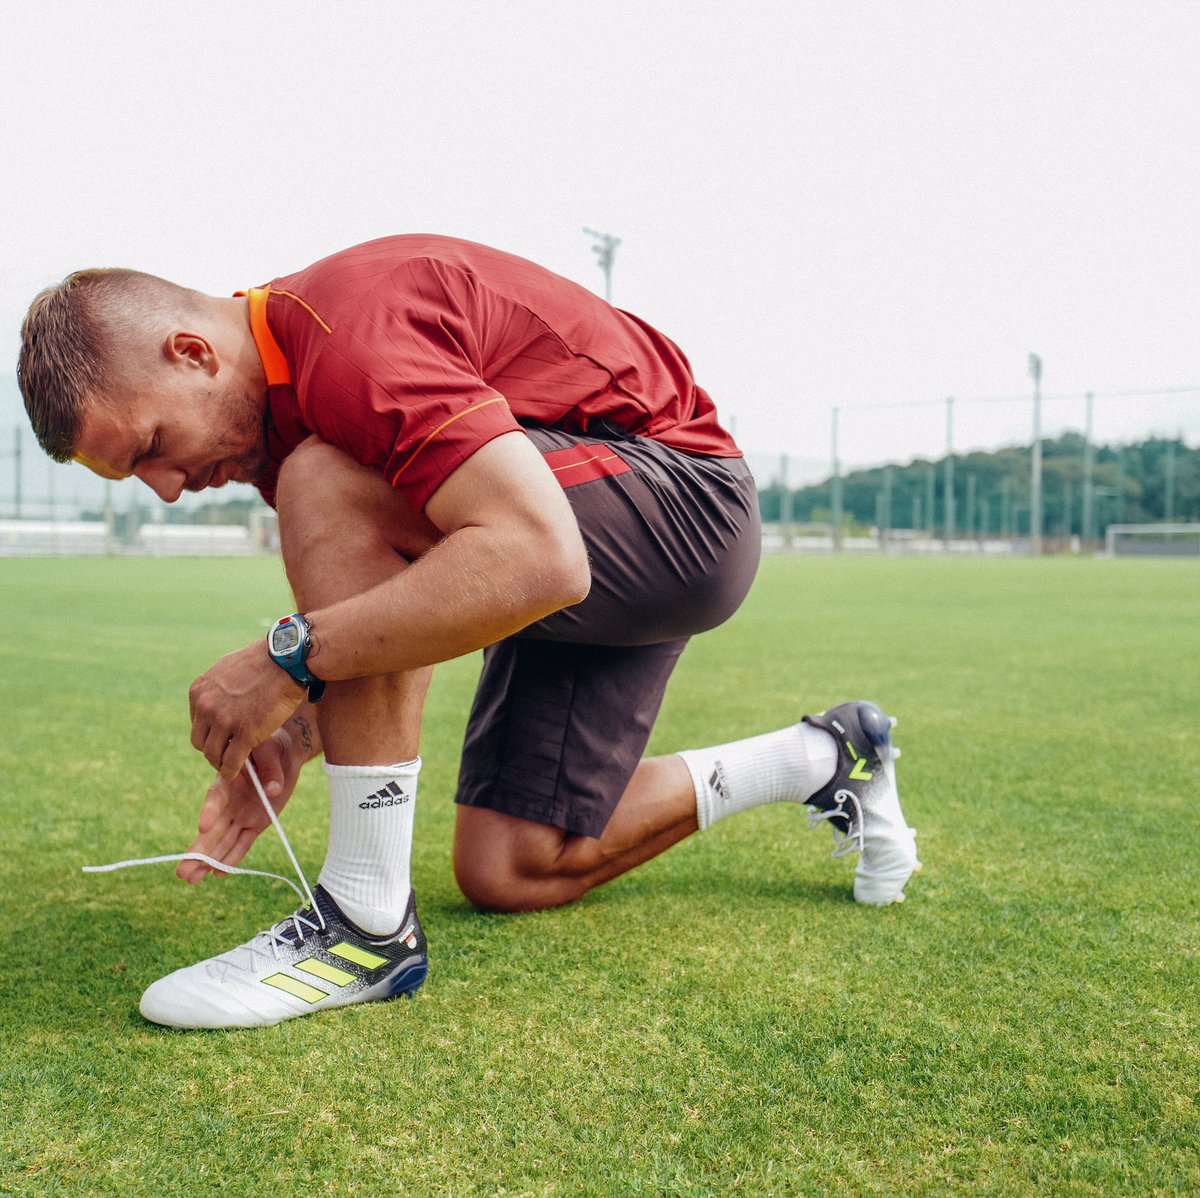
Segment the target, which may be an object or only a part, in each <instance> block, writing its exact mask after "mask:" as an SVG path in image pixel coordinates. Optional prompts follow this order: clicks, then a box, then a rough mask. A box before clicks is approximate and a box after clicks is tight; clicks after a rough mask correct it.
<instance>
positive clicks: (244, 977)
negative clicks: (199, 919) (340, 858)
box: [141, 886, 429, 1028]
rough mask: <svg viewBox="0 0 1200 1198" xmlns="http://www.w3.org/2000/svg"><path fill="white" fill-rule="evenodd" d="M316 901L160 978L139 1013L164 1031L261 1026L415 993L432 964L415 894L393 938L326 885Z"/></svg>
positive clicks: (318, 889) (317, 892) (315, 894)
mask: <svg viewBox="0 0 1200 1198" xmlns="http://www.w3.org/2000/svg"><path fill="white" fill-rule="evenodd" d="M313 897H314V899H315V904H313V905H308V906H305V907H303V908H301V909H300V910H299V911H297V912H296V913H295V914H294V915H290V916H288V918H287V919H285V920H283V921H282V922H280V923H277V924H276V925H275V926H274V927H273V928H268V929H267V930H266V931H265V932H259V934H258V935H257V936H255V937H254V938H253V939H252V940H248V941H247V942H246V943H245V944H242V945H239V946H238V947H237V948H234V949H230V951H229V952H226V953H221V954H220V956H216V957H209V958H208V959H207V960H206V961H199V962H197V963H196V964H195V965H189V966H187V967H186V968H184V969H177V970H176V971H175V972H174V973H171V974H168V975H167V976H166V977H165V978H160V979H159V980H158V981H157V982H155V983H154V984H153V985H151V986H150V987H149V988H148V989H147V990H146V992H145V994H143V995H142V1001H141V1012H142V1014H143V1015H144V1016H145V1017H146V1018H147V1019H149V1020H150V1021H151V1022H152V1023H161V1024H164V1025H166V1026H167V1027H177V1028H231V1027H263V1026H266V1025H268V1024H272V1023H280V1022H281V1021H282V1020H284V1019H292V1018H294V1017H296V1016H297V1015H308V1014H309V1013H311V1012H312V1011H320V1010H324V1009H325V1008H326V1007H342V1006H346V1005H348V1004H350V1003H361V1002H379V1001H382V1000H384V999H389V998H396V997H398V996H399V995H402V994H407V995H411V994H413V993H414V991H416V989H417V988H418V987H419V986H420V985H421V983H422V982H423V981H424V980H425V975H426V974H427V973H428V971H429V966H428V962H427V958H426V944H425V933H424V932H423V931H422V930H421V924H420V921H419V920H418V919H417V910H416V896H415V895H414V896H413V897H411V898H410V899H409V902H408V911H407V912H406V913H405V916H404V919H403V920H402V921H401V923H400V927H399V929H398V930H397V931H396V932H395V933H394V934H393V935H390V936H372V935H369V934H368V933H366V932H363V931H362V930H361V929H359V928H357V927H356V926H355V925H354V924H352V923H351V922H350V921H349V920H348V919H346V917H345V916H344V915H343V914H342V912H341V910H340V909H339V908H338V906H337V904H336V903H335V902H334V901H333V899H332V898H330V896H329V895H328V893H326V891H325V890H324V888H323V887H321V886H317V887H316V888H315V889H314V890H313Z"/></svg>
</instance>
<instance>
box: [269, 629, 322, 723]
mask: <svg viewBox="0 0 1200 1198" xmlns="http://www.w3.org/2000/svg"><path fill="white" fill-rule="evenodd" d="M311 650H312V634H311V630H310V628H309V623H308V621H307V620H306V619H305V618H304V617H303V616H302V615H301V614H300V613H299V612H293V613H292V614H291V615H290V616H281V617H280V618H279V619H278V620H276V621H275V623H274V624H272V625H271V631H270V632H268V633H267V653H268V654H269V655H270V658H271V660H272V661H273V662H274V663H275V664H276V665H277V666H279V668H280V669H281V670H284V671H286V673H288V674H290V675H291V677H293V678H294V679H295V680H296V681H297V682H298V683H300V685H301V686H306V687H308V699H309V702H310V703H316V702H319V701H320V698H321V696H322V695H323V694H324V693H325V683H324V681H323V680H322V679H320V678H318V677H317V676H316V675H315V674H314V673H313V672H312V671H311V670H310V669H309V668H308V665H307V662H308V655H309V653H310V652H311Z"/></svg>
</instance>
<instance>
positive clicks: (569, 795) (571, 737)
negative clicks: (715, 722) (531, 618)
mask: <svg viewBox="0 0 1200 1198" xmlns="http://www.w3.org/2000/svg"><path fill="white" fill-rule="evenodd" d="M529 435H530V439H531V440H533V442H534V443H535V444H536V445H537V446H538V448H539V449H541V451H542V453H543V455H544V456H545V458H546V461H547V464H548V465H549V466H550V468H551V469H552V470H555V471H556V472H560V478H561V479H562V481H563V482H564V484H565V485H564V490H565V493H566V495H567V498H568V499H569V500H570V502H571V505H572V508H573V509H574V511H575V515H576V519H577V520H578V522H579V527H580V530H581V532H582V534H583V538H584V541H585V543H586V545H587V548H588V555H589V559H590V563H591V570H592V588H591V591H590V592H589V594H588V597H587V598H586V599H585V600H584V601H583V602H582V603H580V604H578V605H576V606H575V607H571V608H567V609H565V610H563V611H561V612H556V613H555V614H554V615H552V616H549V617H547V618H546V619H544V620H540V621H538V623H536V624H534V625H532V626H531V627H529V628H527V629H525V630H524V631H522V632H521V633H519V634H517V635H516V636H514V637H510V638H508V639H507V640H505V641H502V642H500V643H499V644H497V645H493V646H491V647H490V648H489V649H487V650H486V651H485V654H484V667H483V672H482V674H481V675H480V679H479V686H478V688H477V691H476V696H475V705H474V707H473V709H472V712H471V717H470V721H469V724H468V729H467V736H466V741H465V744H464V747H463V758H462V766H461V770H460V775H459V788H458V795H457V801H458V802H459V803H460V804H463V805H465V806H470V807H484V808H489V809H491V810H494V811H500V812H503V813H505V814H507V815H513V816H517V817H518V818H520V819H525V820H533V821H534V822H537V823H542V824H549V825H552V826H554V827H557V828H562V829H564V830H566V831H568V832H571V833H575V834H580V835H585V836H594V837H598V836H600V835H601V834H602V833H603V831H604V828H605V826H606V825H607V823H608V820H609V818H610V817H611V815H612V812H613V811H614V810H615V808H616V805H617V803H618V802H619V800H620V798H621V795H622V794H623V793H624V791H625V788H626V786H627V785H628V783H629V779H630V778H631V777H632V776H633V771H634V770H635V769H636V768H637V764H638V762H639V761H640V760H641V758H642V754H643V753H644V752H645V748H646V742H647V740H648V739H649V736H650V732H651V729H652V728H653V726H654V721H655V718H656V717H657V715H658V710H659V707H660V705H661V703H662V697H663V693H664V691H665V690H666V686H667V682H668V680H669V678H670V676H671V672H672V670H673V669H674V667H675V663H676V662H677V661H678V659H679V655H680V654H681V653H682V652H683V649H684V646H685V645H686V643H687V638H688V637H689V636H691V635H693V634H694V633H698V632H702V631H704V630H706V629H708V628H712V627H714V626H715V625H717V624H719V623H721V622H722V621H723V620H725V619H726V618H727V617H728V616H729V615H730V614H732V612H733V611H734V610H735V609H736V608H737V606H738V605H739V604H740V603H741V601H742V599H743V598H744V597H745V594H746V592H747V590H749V587H750V583H751V582H752V581H753V578H754V571H755V569H756V567H757V564H758V558H759V549H760V542H761V534H760V531H759V524H758V503H757V496H756V494H755V491H754V484H753V481H752V480H751V479H750V475H749V471H748V470H747V469H746V468H745V465H744V463H743V462H741V461H740V459H735V460H729V459H724V460H722V459H695V458H689V457H688V456H687V455H684V454H680V453H678V452H677V451H675V450H670V449H667V448H666V447H664V446H659V445H656V444H655V443H653V442H645V441H644V440H643V439H637V440H634V441H624V440H623V441H615V442H610V441H599V440H596V439H590V438H581V437H575V436H571V435H570V434H566V433H560V432H558V431H556V430H545V429H535V430H531V431H530V433H529ZM580 477H582V478H584V479H585V480H586V481H576V479H577V478H580Z"/></svg>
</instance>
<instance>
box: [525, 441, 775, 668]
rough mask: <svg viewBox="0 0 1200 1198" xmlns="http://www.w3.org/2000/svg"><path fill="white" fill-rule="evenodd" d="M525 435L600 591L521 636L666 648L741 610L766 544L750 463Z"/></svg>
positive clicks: (647, 444) (649, 445)
mask: <svg viewBox="0 0 1200 1198" xmlns="http://www.w3.org/2000/svg"><path fill="white" fill-rule="evenodd" d="M527 432H528V436H529V438H530V440H531V441H533V443H534V444H535V445H536V446H537V447H538V448H539V449H540V450H541V452H542V455H543V457H544V459H545V461H546V463H547V465H549V466H550V468H551V469H552V470H554V471H555V473H556V475H557V477H558V478H559V480H560V481H561V482H562V484H563V489H564V494H565V495H566V497H567V499H568V501H569V502H570V504H571V507H572V509H573V511H574V513H575V518H576V520H577V522H578V524H579V529H580V532H581V533H582V535H583V539H584V543H585V544H586V546H587V551H588V560H589V563H590V566H591V576H592V584H591V591H590V592H589V594H588V597H587V598H586V599H585V600H584V601H583V602H582V603H580V604H577V605H575V606H574V607H569V608H564V609H563V610H562V611H558V612H555V613H554V614H553V615H550V616H547V617H546V618H545V619H544V620H539V621H538V622H537V623H536V624H532V625H531V626H530V627H529V628H527V629H525V630H524V631H523V632H522V633H520V634H519V635H521V636H523V637H537V638H539V639H547V640H562V641H574V642H585V643H588V644H595V645H649V644H659V643H662V642H664V641H671V640H676V639H679V638H681V637H688V636H693V635H695V634H696V633H698V632H704V631H706V630H707V629H709V628H714V627H716V626H717V625H718V624H720V623H722V622H723V621H725V620H726V619H728V618H729V616H730V615H732V614H733V612H734V611H736V610H737V608H738V606H739V605H740V604H741V602H742V600H743V599H744V598H745V596H746V593H747V592H748V591H749V589H750V584H751V583H752V582H753V581H754V574H755V571H756V570H757V568H758V560H759V555H760V551H761V542H762V534H761V530H760V527H759V518H758V497H757V494H756V492H755V488H754V481H753V478H752V477H751V475H750V471H749V468H748V467H747V466H746V464H745V462H744V461H743V460H742V459H741V458H706V457H698V456H694V455H690V454H684V453H681V452H679V451H678V450H675V449H672V448H670V447H669V446H665V445H661V444H659V443H658V442H655V441H650V440H649V439H647V438H644V437H633V438H627V439H623V440H600V439H596V438H588V437H579V436H575V435H573V434H570V433H564V432H560V431H559V430H556V429H530V430H527ZM601 472H604V473H601Z"/></svg>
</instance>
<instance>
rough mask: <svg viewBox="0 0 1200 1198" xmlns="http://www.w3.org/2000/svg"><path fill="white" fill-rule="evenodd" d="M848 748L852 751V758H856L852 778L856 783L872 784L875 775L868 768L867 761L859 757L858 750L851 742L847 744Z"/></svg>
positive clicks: (851, 772) (851, 773)
mask: <svg viewBox="0 0 1200 1198" xmlns="http://www.w3.org/2000/svg"><path fill="white" fill-rule="evenodd" d="M846 748H847V749H849V750H850V756H851V757H853V758H854V768H853V769H852V770H851V771H850V777H851V778H853V779H854V780H855V781H856V782H870V780H871V779H872V778H874V777H875V775H874V774H873V773H872V772H871V771H870V770H869V769H867V768H866V764H867V759H866V758H865V757H860V756H859V755H858V750H857V749H856V748H855V747H854V746H853V745H852V744H851V743H850V742H849V741H847V742H846Z"/></svg>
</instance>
